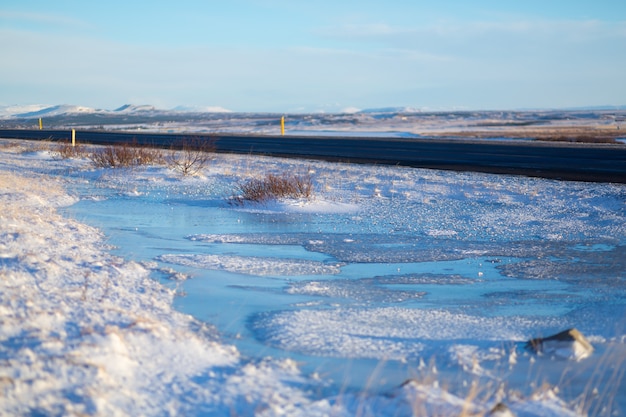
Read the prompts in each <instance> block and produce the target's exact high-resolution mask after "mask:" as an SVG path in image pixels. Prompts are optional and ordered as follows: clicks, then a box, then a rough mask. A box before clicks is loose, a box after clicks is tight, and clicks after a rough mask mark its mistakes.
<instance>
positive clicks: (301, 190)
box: [231, 173, 313, 204]
mask: <svg viewBox="0 0 626 417" xmlns="http://www.w3.org/2000/svg"><path fill="white" fill-rule="evenodd" d="M312 195H313V179H312V177H311V174H309V173H307V174H304V175H294V174H288V173H283V174H281V175H275V174H267V175H266V176H265V177H264V178H260V179H259V178H253V179H249V180H247V181H245V182H243V183H240V184H238V185H237V195H236V196H234V197H233V198H232V200H231V201H232V202H234V203H235V204H243V203H245V202H246V201H251V202H257V203H260V202H265V201H268V200H277V199H280V198H306V199H310V198H311V197H312Z"/></svg>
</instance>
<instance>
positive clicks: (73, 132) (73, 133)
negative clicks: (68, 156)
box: [72, 129, 76, 146]
mask: <svg viewBox="0 0 626 417" xmlns="http://www.w3.org/2000/svg"><path fill="white" fill-rule="evenodd" d="M72 146H76V129H72Z"/></svg>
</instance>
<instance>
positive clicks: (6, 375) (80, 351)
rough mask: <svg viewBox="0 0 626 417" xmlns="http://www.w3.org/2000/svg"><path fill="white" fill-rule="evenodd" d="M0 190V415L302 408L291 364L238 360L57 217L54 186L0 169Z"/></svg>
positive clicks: (142, 278)
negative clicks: (251, 362)
mask: <svg viewBox="0 0 626 417" xmlns="http://www.w3.org/2000/svg"><path fill="white" fill-rule="evenodd" d="M0 184H1V186H2V192H1V194H0V204H2V213H1V214H0V257H1V258H0V277H1V279H0V288H1V290H0V300H1V302H0V322H1V323H2V326H1V330H0V341H1V343H0V358H1V359H2V361H1V362H0V364H1V365H0V386H1V389H2V397H3V400H2V401H0V414H2V415H25V414H29V415H30V414H32V413H34V414H42V415H44V414H45V415H72V414H83V413H84V414H96V415H109V416H110V415H161V414H175V415H176V414H177V415H194V414H215V415H231V414H233V415H252V414H254V413H256V412H259V411H263V410H265V411H266V412H267V414H270V415H271V414H279V415H280V414H284V413H287V412H288V411H289V408H293V407H294V405H302V403H306V402H307V400H306V399H305V397H304V394H303V392H302V391H301V390H299V389H297V388H293V387H292V385H293V384H294V383H298V382H300V380H301V377H300V376H299V374H298V371H297V369H296V366H295V365H294V364H293V363H292V362H290V361H284V362H276V361H267V362H262V363H257V364H250V363H248V364H246V363H243V362H242V360H241V358H240V357H239V354H238V352H237V350H236V349H235V348H233V347H231V346H226V345H223V344H220V343H218V342H217V341H215V339H216V335H215V331H214V330H212V329H211V328H207V327H204V326H202V325H199V324H198V323H197V322H194V321H193V320H192V319H191V318H190V317H188V316H186V315H183V314H180V313H177V312H175V311H173V310H172V307H171V303H172V298H173V296H174V294H173V292H172V291H171V290H168V289H166V288H164V287H162V286H161V285H159V284H158V283H156V282H155V281H153V280H152V279H150V278H149V276H148V272H147V271H146V270H145V269H144V268H143V267H142V266H140V265H138V264H136V263H132V262H124V261H123V260H122V259H119V258H115V257H113V256H111V255H109V254H108V253H107V251H106V248H105V247H104V246H103V241H102V235H101V234H100V233H99V231H98V230H96V229H93V228H91V227H88V226H85V225H83V224H80V223H77V222H75V221H72V220H68V219H65V218H62V217H61V216H60V215H59V214H57V213H56V212H55V209H56V208H57V207H59V206H63V205H67V204H71V203H72V202H73V199H72V198H71V197H69V196H68V195H67V194H65V192H64V190H63V189H62V188H61V186H60V185H59V184H58V183H57V182H56V181H54V180H51V179H47V178H43V177H40V176H38V177H34V178H33V177H29V178H25V177H22V176H19V175H16V174H13V173H10V172H6V171H0ZM311 411H312V410H311Z"/></svg>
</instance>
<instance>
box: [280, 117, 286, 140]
mask: <svg viewBox="0 0 626 417" xmlns="http://www.w3.org/2000/svg"><path fill="white" fill-rule="evenodd" d="M280 135H281V136H285V116H283V117H281V118H280Z"/></svg>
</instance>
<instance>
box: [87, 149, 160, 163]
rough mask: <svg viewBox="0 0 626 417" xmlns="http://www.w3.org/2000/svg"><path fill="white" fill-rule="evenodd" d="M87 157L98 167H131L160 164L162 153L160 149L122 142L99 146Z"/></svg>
mask: <svg viewBox="0 0 626 417" xmlns="http://www.w3.org/2000/svg"><path fill="white" fill-rule="evenodd" d="M89 159H91V162H92V163H93V164H94V165H95V166H96V167H99V168H109V167H110V168H117V167H131V166H139V165H153V164H162V163H163V153H162V151H161V150H160V149H155V148H150V147H147V146H138V145H136V144H133V145H129V144H127V143H124V144H121V145H111V146H106V147H104V148H100V149H98V150H96V151H94V152H92V153H91V154H90V155H89Z"/></svg>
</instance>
